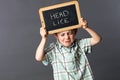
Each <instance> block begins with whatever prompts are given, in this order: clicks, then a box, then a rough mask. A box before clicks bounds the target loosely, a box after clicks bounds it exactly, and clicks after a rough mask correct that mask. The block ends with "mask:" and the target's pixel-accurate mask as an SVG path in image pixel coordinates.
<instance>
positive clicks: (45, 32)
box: [40, 27, 48, 38]
mask: <svg viewBox="0 0 120 80" xmlns="http://www.w3.org/2000/svg"><path fill="white" fill-rule="evenodd" d="M40 35H41V37H42V38H47V35H48V34H47V31H46V29H45V28H43V27H41V28H40Z"/></svg>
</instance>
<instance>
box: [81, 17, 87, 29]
mask: <svg viewBox="0 0 120 80" xmlns="http://www.w3.org/2000/svg"><path fill="white" fill-rule="evenodd" d="M87 25H88V23H87V21H86V20H85V19H83V18H81V26H82V28H83V29H86V28H87V27H88V26H87Z"/></svg>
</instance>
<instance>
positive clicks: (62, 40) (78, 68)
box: [35, 18, 101, 80]
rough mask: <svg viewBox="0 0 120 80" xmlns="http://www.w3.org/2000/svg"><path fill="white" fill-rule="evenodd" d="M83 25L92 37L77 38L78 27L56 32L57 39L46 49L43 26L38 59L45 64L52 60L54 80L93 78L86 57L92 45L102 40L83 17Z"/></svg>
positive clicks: (91, 79)
mask: <svg viewBox="0 0 120 80" xmlns="http://www.w3.org/2000/svg"><path fill="white" fill-rule="evenodd" d="M81 25H82V28H83V29H84V30H86V31H87V32H88V33H89V34H90V36H91V38H85V39H75V35H76V33H77V29H74V30H68V31H63V32H59V33H55V34H54V36H55V38H56V39H57V41H56V42H55V43H51V44H50V46H49V47H48V48H46V49H45V44H46V39H47V31H46V30H45V29H44V28H43V27H41V28H40V35H41V37H42V39H41V42H40V44H39V46H38V48H37V50H36V56H35V58H36V60H37V61H42V62H43V63H44V64H45V65H47V64H48V62H50V63H51V64H52V67H53V75H54V80H93V75H92V71H91V68H90V65H89V62H88V60H87V57H86V53H90V52H91V46H94V45H96V44H97V43H99V42H100V41H101V37H100V35H99V34H98V33H96V32H95V31H94V30H92V29H91V28H89V27H88V25H87V21H86V20H84V19H83V18H81Z"/></svg>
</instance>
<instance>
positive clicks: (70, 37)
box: [55, 30, 76, 47]
mask: <svg viewBox="0 0 120 80" xmlns="http://www.w3.org/2000/svg"><path fill="white" fill-rule="evenodd" d="M75 35H76V32H75V30H69V31H63V32H60V33H57V34H55V37H56V38H57V39H58V40H59V41H60V43H61V44H62V45H63V46H65V47H69V46H71V44H72V43H73V42H74V40H75Z"/></svg>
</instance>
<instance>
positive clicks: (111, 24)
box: [0, 0, 120, 80]
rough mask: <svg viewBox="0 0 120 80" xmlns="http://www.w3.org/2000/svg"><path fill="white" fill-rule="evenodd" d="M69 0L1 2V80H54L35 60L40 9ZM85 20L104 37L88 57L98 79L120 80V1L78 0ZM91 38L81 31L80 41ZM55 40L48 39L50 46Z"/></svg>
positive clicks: (78, 34) (13, 0) (16, 0)
mask: <svg viewBox="0 0 120 80" xmlns="http://www.w3.org/2000/svg"><path fill="white" fill-rule="evenodd" d="M66 1H70V0H0V80H53V75H52V68H51V65H49V66H47V67H46V66H44V65H43V64H42V63H41V62H37V61H36V60H35V52H36V48H37V46H38V45H39V43H40V40H41V37H40V35H39V28H40V27H41V23H40V18H39V13H38V10H39V8H41V7H45V6H49V5H53V4H57V3H63V2H66ZM79 4H80V11H81V15H82V17H84V18H85V19H86V20H87V21H88V25H89V26H90V27H91V28H93V29H94V30H96V31H97V32H98V33H99V34H101V36H102V42H101V43H100V44H98V45H96V46H94V47H93V49H92V54H89V55H87V56H88V59H89V62H90V64H91V68H92V71H93V73H94V76H95V79H96V80H120V76H119V75H120V70H119V69H120V63H119V61H120V0H79ZM83 37H89V35H88V33H86V32H85V31H84V30H82V29H81V28H80V29H79V31H78V33H77V38H83ZM52 41H55V39H54V37H53V36H52V35H50V36H48V43H47V45H48V44H49V43H51V42H52Z"/></svg>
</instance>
